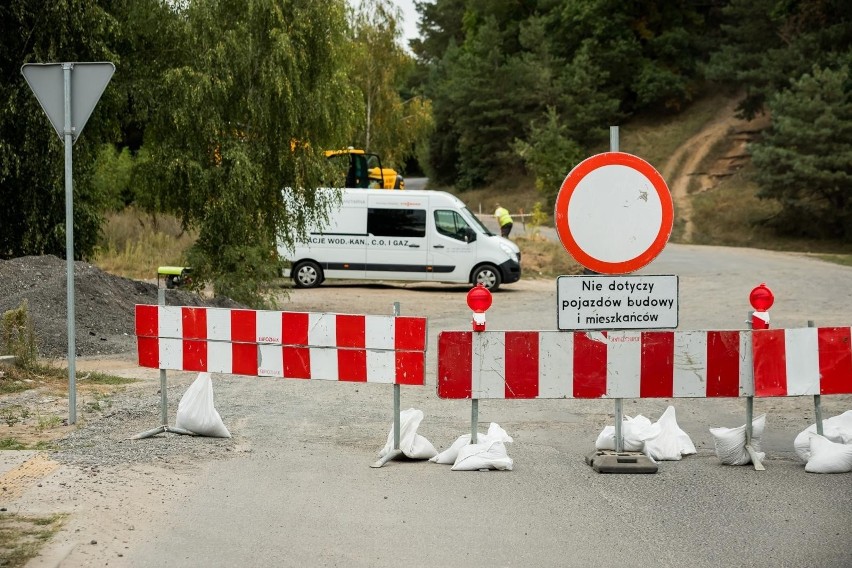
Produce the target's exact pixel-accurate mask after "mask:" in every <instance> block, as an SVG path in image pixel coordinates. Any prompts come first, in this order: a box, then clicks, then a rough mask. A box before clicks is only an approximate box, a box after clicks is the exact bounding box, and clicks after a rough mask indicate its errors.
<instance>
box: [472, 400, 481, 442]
mask: <svg viewBox="0 0 852 568" xmlns="http://www.w3.org/2000/svg"><path fill="white" fill-rule="evenodd" d="M478 424H479V399H478V398H472V399H470V443H471V444H476V443H477V442H478V441H479V440H478V439H477V434H476V427H477V425H478Z"/></svg>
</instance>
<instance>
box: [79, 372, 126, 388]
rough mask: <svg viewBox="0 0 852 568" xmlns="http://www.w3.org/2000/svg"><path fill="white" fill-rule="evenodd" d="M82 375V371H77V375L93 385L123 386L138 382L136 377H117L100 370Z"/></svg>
mask: <svg viewBox="0 0 852 568" xmlns="http://www.w3.org/2000/svg"><path fill="white" fill-rule="evenodd" d="M66 373H67V372H66ZM80 375H81V373H77V376H78V377H79V378H81V379H82V380H85V382H87V383H89V384H92V385H106V386H121V385H129V384H131V383H135V382H136V379H128V378H127V377H117V376H115V375H107V374H105V373H98V372H92V373H88V374H87V375H86V376H85V377H81V376H80Z"/></svg>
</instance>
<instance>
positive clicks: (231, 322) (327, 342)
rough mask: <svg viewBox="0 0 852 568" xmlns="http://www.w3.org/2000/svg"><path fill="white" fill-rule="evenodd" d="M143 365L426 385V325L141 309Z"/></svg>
mask: <svg viewBox="0 0 852 568" xmlns="http://www.w3.org/2000/svg"><path fill="white" fill-rule="evenodd" d="M136 336H137V346H138V355H139V365H140V366H142V367H150V368H154V369H168V370H178V371H207V372H210V373H229V374H235V375H252V376H262V377H283V378H291V379H319V380H330V381H349V382H369V383H388V384H400V385H423V381H424V375H425V367H424V356H425V351H426V318H421V317H402V316H380V315H349V314H327V313H306V312H278V311H261V310H229V309H222V308H204V307H200V308H196V307H185V306H156V305H153V306H150V305H137V306H136Z"/></svg>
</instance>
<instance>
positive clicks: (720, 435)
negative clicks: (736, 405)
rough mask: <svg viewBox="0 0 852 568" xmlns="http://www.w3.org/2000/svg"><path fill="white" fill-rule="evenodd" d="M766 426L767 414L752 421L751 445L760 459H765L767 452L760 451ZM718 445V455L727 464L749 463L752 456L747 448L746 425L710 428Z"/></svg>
mask: <svg viewBox="0 0 852 568" xmlns="http://www.w3.org/2000/svg"><path fill="white" fill-rule="evenodd" d="M765 428H766V415H765V414H761V415H760V416H758V417H757V418H755V419H753V420H752V421H751V447H752V449H753V450H754V451H755V454H756V455H757V457H758V459H759V460H761V461H763V458H765V457H766V454H765V453H763V452H761V451H760V438H761V436H763V430H764V429H765ZM710 434H712V435H713V442H714V443H715V445H716V456H717V457H718V458H719V459H720V460H721V461H722V463H723V464H725V465H747V464H750V463H751V456H750V455H749V453H748V450H746V426H745V424H743V425H742V426H738V427H736V428H710Z"/></svg>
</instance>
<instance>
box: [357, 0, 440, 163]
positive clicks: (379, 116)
mask: <svg viewBox="0 0 852 568" xmlns="http://www.w3.org/2000/svg"><path fill="white" fill-rule="evenodd" d="M399 18H400V15H399V10H398V9H397V8H395V7H394V6H393V4H392V3H391V2H389V1H388V0H364V1H363V2H361V3H360V4H358V5H357V7H353V8H352V10H351V13H350V18H349V19H350V33H351V42H352V43H351V50H350V53H351V55H352V57H351V67H350V73H349V77H350V79H351V81H352V83H353V85H355V86H357V87H358V89H359V90H360V92H361V95H362V97H363V103H364V106H363V109H364V110H363V115H362V116H363V119H362V120H361V121H360V122H361V124H360V128H359V132H358V134H357V142H356V145H357V146H359V147H363V148H364V149H365V150H367V151H372V152H376V153H378V154H379V155H381V156H382V159H383V160H384V162H385V163H387V164H390V165H393V166H395V167H399V166H400V165H401V164H403V163H404V162H405V160H406V159H407V158H408V157H409V156H411V155H412V154H413V153H414V146H415V143H416V142H417V141H419V140H421V139H423V138H425V136H426V135H427V134H428V132H429V129H430V128H431V126H432V112H431V102H430V101H429V100H428V99H425V98H424V97H423V96H420V95H415V94H412V96H410V97H409V98H407V99H403V98H402V95H401V91H402V90H403V88H404V84H405V79H406V77H407V76H408V74H409V73H410V72H411V69H412V67H413V65H414V61H413V59H412V57H411V56H410V55H409V54H408V53H406V52H405V50H404V49H403V48H402V47H401V46H400V43H399V41H400V37H401V35H402V30H401V29H400V28H399V25H398V22H399Z"/></svg>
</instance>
